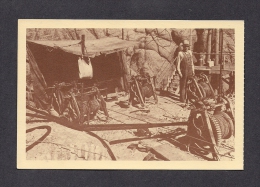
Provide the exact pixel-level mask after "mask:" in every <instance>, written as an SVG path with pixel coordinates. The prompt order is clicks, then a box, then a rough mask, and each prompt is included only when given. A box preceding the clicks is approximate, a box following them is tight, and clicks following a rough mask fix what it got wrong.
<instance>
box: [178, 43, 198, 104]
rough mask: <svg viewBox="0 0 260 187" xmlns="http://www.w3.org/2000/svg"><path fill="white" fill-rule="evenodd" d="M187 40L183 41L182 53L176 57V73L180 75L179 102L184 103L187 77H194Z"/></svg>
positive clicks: (191, 57)
mask: <svg viewBox="0 0 260 187" xmlns="http://www.w3.org/2000/svg"><path fill="white" fill-rule="evenodd" d="M189 47H190V43H189V41H188V40H184V41H183V51H180V52H179V53H178V56H177V72H178V73H179V75H180V101H181V102H183V103H185V102H186V98H187V96H186V89H187V80H188V77H191V76H194V64H193V56H192V52H191V51H190V50H189Z"/></svg>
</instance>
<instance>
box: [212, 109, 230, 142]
mask: <svg viewBox="0 0 260 187" xmlns="http://www.w3.org/2000/svg"><path fill="white" fill-rule="evenodd" d="M209 119H210V122H211V126H212V130H213V134H214V137H215V140H216V144H217V145H219V143H220V141H221V139H228V138H230V137H231V135H234V124H233V121H232V119H231V118H230V117H229V116H228V115H227V114H226V113H224V112H218V113H216V114H214V115H211V114H209Z"/></svg>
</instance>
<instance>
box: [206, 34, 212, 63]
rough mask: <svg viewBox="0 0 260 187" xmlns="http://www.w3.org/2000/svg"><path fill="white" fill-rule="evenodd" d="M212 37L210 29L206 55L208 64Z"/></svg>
mask: <svg viewBox="0 0 260 187" xmlns="http://www.w3.org/2000/svg"><path fill="white" fill-rule="evenodd" d="M211 36H212V29H208V38H207V55H206V63H207V62H208V61H209V59H210V53H211Z"/></svg>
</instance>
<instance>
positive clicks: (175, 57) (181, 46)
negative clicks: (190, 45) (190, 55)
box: [173, 42, 183, 95]
mask: <svg viewBox="0 0 260 187" xmlns="http://www.w3.org/2000/svg"><path fill="white" fill-rule="evenodd" d="M182 50H183V43H182V42H181V43H180V44H179V45H178V47H177V48H176V50H175V52H174V55H173V59H174V62H173V65H174V67H173V68H174V74H175V75H178V72H177V61H178V60H177V57H178V54H179V52H180V51H182ZM179 92H180V85H178V87H177V89H176V91H175V94H176V95H180V94H179Z"/></svg>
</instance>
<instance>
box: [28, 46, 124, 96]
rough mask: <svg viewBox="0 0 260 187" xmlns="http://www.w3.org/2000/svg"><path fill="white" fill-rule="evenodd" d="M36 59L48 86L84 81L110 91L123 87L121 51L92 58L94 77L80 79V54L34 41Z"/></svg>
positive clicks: (32, 49) (32, 47)
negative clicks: (57, 83) (97, 84)
mask: <svg viewBox="0 0 260 187" xmlns="http://www.w3.org/2000/svg"><path fill="white" fill-rule="evenodd" d="M28 46H29V48H30V50H31V51H32V53H33V55H34V58H35V61H36V62H37V64H38V67H39V69H40V71H41V73H42V74H43V77H44V79H45V81H46V83H47V86H52V85H53V84H54V82H71V81H78V82H84V84H85V85H86V86H87V87H90V86H93V84H94V83H99V85H100V86H101V87H106V88H107V92H108V93H113V92H114V91H115V88H119V89H123V87H124V86H123V83H122V81H121V77H122V76H123V71H124V70H123V66H122V62H121V61H122V58H121V57H120V55H121V53H120V52H118V51H117V52H113V53H109V54H101V55H99V56H95V57H94V58H91V63H92V67H93V78H92V79H82V80H80V79H79V75H78V74H79V68H78V58H79V55H76V54H72V53H69V52H67V51H64V50H62V49H60V48H52V47H49V46H44V45H40V44H37V43H33V42H28Z"/></svg>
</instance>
